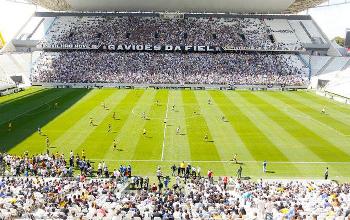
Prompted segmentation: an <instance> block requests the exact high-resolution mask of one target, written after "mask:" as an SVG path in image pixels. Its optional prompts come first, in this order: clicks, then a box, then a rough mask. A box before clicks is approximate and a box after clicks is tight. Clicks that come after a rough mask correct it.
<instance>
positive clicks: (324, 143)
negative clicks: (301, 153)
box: [245, 92, 350, 161]
mask: <svg viewBox="0 0 350 220" xmlns="http://www.w3.org/2000/svg"><path fill="white" fill-rule="evenodd" d="M272 93H273V92H265V93H251V94H246V95H245V96H247V98H249V96H254V98H253V99H254V103H255V105H256V106H257V107H258V108H260V109H264V110H263V111H265V114H266V115H268V116H269V117H270V118H271V119H273V120H274V121H276V122H277V123H279V124H280V125H281V126H283V127H284V128H285V130H287V131H288V132H289V133H290V134H292V135H293V136H294V137H295V138H296V139H298V140H299V141H300V142H303V143H304V144H305V146H307V147H308V148H309V149H310V150H311V151H312V152H313V153H314V154H316V155H318V157H320V158H321V159H322V160H323V161H347V160H349V159H350V158H349V155H348V154H347V153H346V152H345V151H343V150H341V149H339V148H338V147H337V146H336V145H334V144H332V143H330V142H329V141H328V140H327V139H325V138H324V136H320V135H318V134H317V133H316V132H315V131H314V130H311V129H310V128H308V127H306V125H307V122H306V121H305V120H302V119H300V118H299V120H298V119H297V118H294V117H292V116H290V115H289V114H286V113H285V111H286V109H284V108H283V106H285V105H284V104H283V102H282V103H281V101H280V102H279V103H281V104H278V103H276V102H273V101H272V100H271V99H269V98H270V97H271V98H272V99H275V98H273V96H271V94H272ZM290 107H291V108H293V106H290ZM302 121H303V122H302ZM315 126H317V125H315ZM318 126H319V125H318ZM326 136H327V135H326ZM306 158H307V155H306Z"/></svg>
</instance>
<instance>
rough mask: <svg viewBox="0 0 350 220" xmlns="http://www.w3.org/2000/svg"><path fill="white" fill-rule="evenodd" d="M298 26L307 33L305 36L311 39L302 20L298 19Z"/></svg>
mask: <svg viewBox="0 0 350 220" xmlns="http://www.w3.org/2000/svg"><path fill="white" fill-rule="evenodd" d="M299 24H300V26H301V27H302V28H303V30H304V31H305V33H306V34H307V36H308V37H309V38H310V39H312V38H313V37H312V36H311V34H310V32H309V31H308V30H307V28H306V27H305V25H304V23H303V22H302V21H299Z"/></svg>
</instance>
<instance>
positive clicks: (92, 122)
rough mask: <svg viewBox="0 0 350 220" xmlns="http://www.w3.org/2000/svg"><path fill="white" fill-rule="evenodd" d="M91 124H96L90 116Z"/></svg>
mask: <svg viewBox="0 0 350 220" xmlns="http://www.w3.org/2000/svg"><path fill="white" fill-rule="evenodd" d="M90 126H94V120H93V118H91V117H90Z"/></svg>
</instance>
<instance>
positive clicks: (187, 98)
mask: <svg viewBox="0 0 350 220" xmlns="http://www.w3.org/2000/svg"><path fill="white" fill-rule="evenodd" d="M182 100H183V103H184V106H185V117H186V130H187V138H188V141H189V143H190V152H191V160H220V156H219V153H218V151H217V149H216V146H215V144H214V142H213V141H214V140H213V137H212V135H211V133H210V132H209V128H208V125H207V123H206V122H205V119H204V117H203V116H202V115H201V114H200V113H199V112H200V107H199V105H198V103H197V100H196V97H195V95H194V92H193V91H186V90H185V91H182ZM194 112H196V113H194ZM198 114H200V115H198ZM194 116H197V117H194ZM205 134H208V137H209V138H208V141H205V140H204V136H205Z"/></svg>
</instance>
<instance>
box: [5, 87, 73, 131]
mask: <svg viewBox="0 0 350 220" xmlns="http://www.w3.org/2000/svg"><path fill="white" fill-rule="evenodd" d="M70 92H72V89H67V90H63V89H48V90H45V91H43V92H40V93H36V94H33V95H30V96H28V97H26V98H23V100H17V101H14V102H11V103H8V104H4V105H2V106H1V108H0V116H1V117H0V125H3V124H6V126H7V123H8V122H9V120H12V121H13V120H17V119H18V120H23V118H24V117H30V116H31V115H33V114H39V113H44V112H45V111H46V112H47V111H50V109H52V108H53V105H54V101H55V100H58V99H59V98H60V97H63V96H64V95H66V94H68V93H70ZM39 109H40V112H39ZM19 118H22V119H19ZM6 129H7V128H6Z"/></svg>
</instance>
